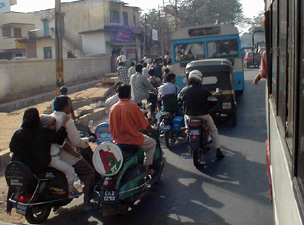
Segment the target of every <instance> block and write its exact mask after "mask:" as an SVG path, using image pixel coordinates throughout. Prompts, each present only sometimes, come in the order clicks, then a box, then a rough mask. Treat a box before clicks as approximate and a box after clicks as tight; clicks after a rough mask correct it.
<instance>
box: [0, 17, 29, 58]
mask: <svg viewBox="0 0 304 225" xmlns="http://www.w3.org/2000/svg"><path fill="white" fill-rule="evenodd" d="M34 21H35V14H34V13H17V12H7V13H1V14H0V60H5V59H6V60H11V59H17V58H23V57H25V56H26V45H25V43H24V40H26V39H27V38H28V33H29V32H30V30H33V29H34V28H35V22H34Z"/></svg>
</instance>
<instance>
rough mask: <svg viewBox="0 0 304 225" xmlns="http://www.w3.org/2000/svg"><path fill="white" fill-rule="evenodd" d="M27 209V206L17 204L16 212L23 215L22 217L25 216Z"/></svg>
mask: <svg viewBox="0 0 304 225" xmlns="http://www.w3.org/2000/svg"><path fill="white" fill-rule="evenodd" d="M26 208H27V206H26V205H20V204H19V203H17V206H16V212H17V213H19V214H21V215H25V213H26Z"/></svg>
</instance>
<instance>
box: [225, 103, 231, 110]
mask: <svg viewBox="0 0 304 225" xmlns="http://www.w3.org/2000/svg"><path fill="white" fill-rule="evenodd" d="M223 109H231V102H224V103H223Z"/></svg>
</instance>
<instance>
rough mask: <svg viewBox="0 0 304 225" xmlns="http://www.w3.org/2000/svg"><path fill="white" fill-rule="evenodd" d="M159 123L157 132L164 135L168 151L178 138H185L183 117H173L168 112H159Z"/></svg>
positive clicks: (172, 114)
mask: <svg viewBox="0 0 304 225" xmlns="http://www.w3.org/2000/svg"><path fill="white" fill-rule="evenodd" d="M160 121H161V122H160V124H159V130H160V132H161V133H164V136H165V143H166V146H167V148H168V149H172V147H173V144H174V143H175V142H176V141H177V139H178V138H179V137H186V133H185V131H186V128H185V123H184V117H182V116H175V115H174V113H170V112H161V114H160Z"/></svg>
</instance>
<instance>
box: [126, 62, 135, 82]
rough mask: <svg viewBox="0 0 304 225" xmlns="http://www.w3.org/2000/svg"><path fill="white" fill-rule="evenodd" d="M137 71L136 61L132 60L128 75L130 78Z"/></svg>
mask: <svg viewBox="0 0 304 225" xmlns="http://www.w3.org/2000/svg"><path fill="white" fill-rule="evenodd" d="M134 73H136V70H135V63H134V62H131V67H130V68H129V69H128V77H129V79H130V77H131V76H132V75H133V74H134Z"/></svg>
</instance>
